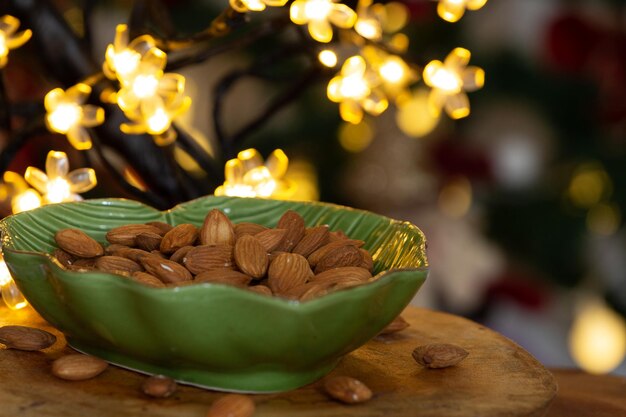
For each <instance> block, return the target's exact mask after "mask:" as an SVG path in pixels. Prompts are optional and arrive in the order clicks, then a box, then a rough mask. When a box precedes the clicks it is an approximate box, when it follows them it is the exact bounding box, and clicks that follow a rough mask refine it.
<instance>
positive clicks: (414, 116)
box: [396, 88, 441, 138]
mask: <svg viewBox="0 0 626 417" xmlns="http://www.w3.org/2000/svg"><path fill="white" fill-rule="evenodd" d="M428 96H429V92H428V90H426V89H425V88H420V89H417V90H416V91H415V93H413V95H412V96H410V97H408V98H407V99H406V100H402V101H398V102H397V103H396V104H397V107H398V111H397V112H396V123H397V124H398V127H399V128H400V129H401V130H402V131H403V132H404V133H406V134H407V135H408V136H411V137H414V138H421V137H423V136H426V135H427V134H429V133H430V132H432V131H433V130H434V129H435V127H437V124H438V123H439V119H440V114H441V113H440V112H439V111H438V110H437V109H433V108H432V106H430V105H429V101H428Z"/></svg>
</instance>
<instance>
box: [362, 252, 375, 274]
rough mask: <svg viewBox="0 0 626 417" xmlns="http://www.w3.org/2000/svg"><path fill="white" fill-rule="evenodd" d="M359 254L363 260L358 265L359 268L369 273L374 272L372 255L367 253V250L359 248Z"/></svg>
mask: <svg viewBox="0 0 626 417" xmlns="http://www.w3.org/2000/svg"><path fill="white" fill-rule="evenodd" d="M359 252H361V256H362V257H363V260H362V261H361V263H360V264H359V266H360V267H361V268H365V269H367V270H368V271H370V272H373V271H374V259H372V255H371V254H370V253H369V251H368V250H367V249H363V248H359Z"/></svg>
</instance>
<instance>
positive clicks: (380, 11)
mask: <svg viewBox="0 0 626 417" xmlns="http://www.w3.org/2000/svg"><path fill="white" fill-rule="evenodd" d="M372 3H373V0H359V2H358V4H357V7H356V13H357V21H356V23H355V24H354V30H355V31H356V32H357V33H358V34H359V35H361V36H363V37H364V38H366V39H370V40H374V41H378V40H381V39H382V37H383V33H389V34H392V33H395V32H397V31H399V30H400V29H402V28H403V27H404V26H405V25H406V23H407V21H408V18H409V12H408V9H407V7H406V6H405V5H404V4H402V3H398V2H390V3H387V4H380V3H376V4H372Z"/></svg>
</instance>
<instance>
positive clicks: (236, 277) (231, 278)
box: [194, 269, 252, 288]
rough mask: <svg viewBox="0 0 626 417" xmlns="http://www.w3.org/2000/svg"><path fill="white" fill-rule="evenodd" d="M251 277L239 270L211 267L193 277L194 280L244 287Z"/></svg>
mask: <svg viewBox="0 0 626 417" xmlns="http://www.w3.org/2000/svg"><path fill="white" fill-rule="evenodd" d="M250 281H252V277H251V276H249V275H246V274H244V273H242V272H239V271H233V270H232V269H213V270H211V271H205V272H201V273H199V274H198V275H196V277H195V278H194V282H196V283H201V282H212V283H215V284H225V285H232V286H234V287H239V288H244V287H246V286H247V285H248V284H249V283H250Z"/></svg>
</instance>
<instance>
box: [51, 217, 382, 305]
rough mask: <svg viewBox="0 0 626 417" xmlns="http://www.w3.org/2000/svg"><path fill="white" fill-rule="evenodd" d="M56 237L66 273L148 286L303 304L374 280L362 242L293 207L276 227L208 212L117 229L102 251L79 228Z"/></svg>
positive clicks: (57, 254)
mask: <svg viewBox="0 0 626 417" xmlns="http://www.w3.org/2000/svg"><path fill="white" fill-rule="evenodd" d="M55 240H56V243H57V245H58V246H59V248H58V249H56V250H55V251H54V253H53V256H55V257H56V258H57V260H58V261H59V262H60V263H61V264H62V265H64V266H65V267H67V268H69V269H72V270H78V271H85V270H100V271H106V272H110V273H114V274H119V275H122V276H125V277H128V278H130V279H133V280H135V281H138V282H141V283H143V284H145V285H149V286H153V287H166V286H167V287H169V286H181V285H189V284H194V283H203V282H213V283H220V284H226V285H233V286H236V287H241V288H247V289H248V290H250V291H254V292H257V293H261V294H265V295H274V296H279V297H283V298H288V299H292V300H300V301H306V300H310V299H312V298H316V297H320V296H322V295H325V294H327V293H329V292H332V291H336V290H339V289H343V288H349V287H353V286H357V285H361V284H364V283H368V282H370V281H372V280H373V279H374V277H372V270H373V261H372V256H371V255H370V254H369V252H368V251H367V250H365V249H363V248H362V246H363V245H364V243H365V242H363V241H362V240H356V239H350V238H349V237H347V236H346V235H345V233H343V232H342V231H331V230H329V228H328V226H326V225H323V226H314V227H306V226H305V222H304V219H303V218H302V216H300V215H299V214H298V213H296V212H295V211H292V210H288V211H286V212H285V213H284V214H283V215H282V216H281V218H280V219H279V221H278V224H277V225H276V227H275V228H268V227H265V226H263V225H260V224H256V223H249V222H242V223H238V224H233V223H232V222H231V221H230V219H229V218H228V217H227V216H226V215H225V214H224V213H223V212H222V211H220V210H218V209H213V210H211V211H210V212H209V213H208V214H207V215H206V217H205V219H204V223H203V224H202V226H201V227H200V228H198V227H196V226H195V225H193V224H179V225H177V226H172V225H169V224H167V223H163V222H149V223H145V224H128V225H124V226H119V227H116V228H114V229H111V230H110V231H109V232H108V233H107V234H106V240H107V241H108V242H109V245H108V246H106V247H103V246H102V245H101V244H100V243H98V242H97V241H96V240H94V239H92V238H91V237H90V236H88V235H87V234H86V233H84V232H82V231H81V230H78V229H63V230H59V231H58V232H57V233H56V234H55Z"/></svg>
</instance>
